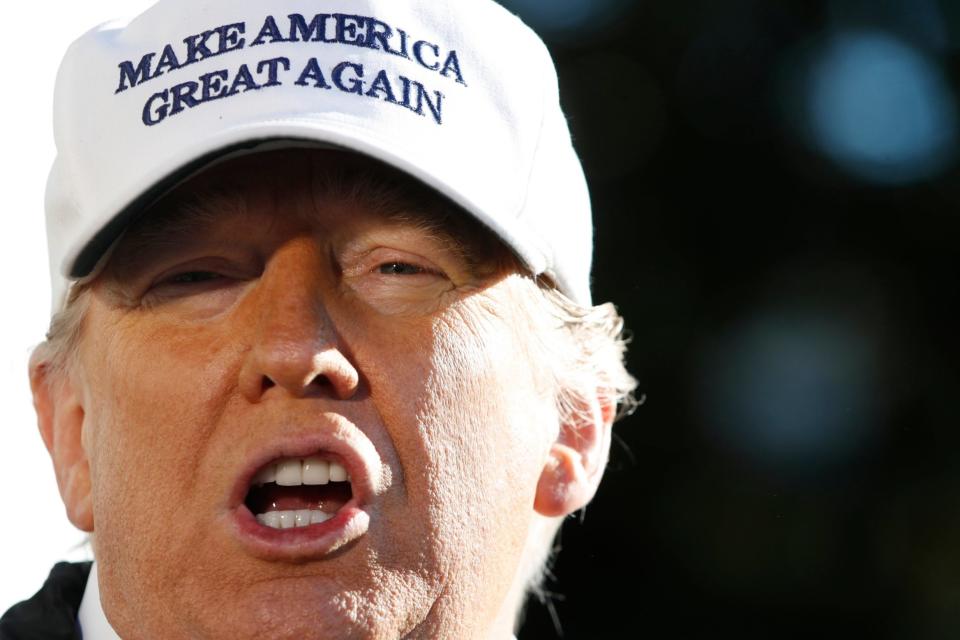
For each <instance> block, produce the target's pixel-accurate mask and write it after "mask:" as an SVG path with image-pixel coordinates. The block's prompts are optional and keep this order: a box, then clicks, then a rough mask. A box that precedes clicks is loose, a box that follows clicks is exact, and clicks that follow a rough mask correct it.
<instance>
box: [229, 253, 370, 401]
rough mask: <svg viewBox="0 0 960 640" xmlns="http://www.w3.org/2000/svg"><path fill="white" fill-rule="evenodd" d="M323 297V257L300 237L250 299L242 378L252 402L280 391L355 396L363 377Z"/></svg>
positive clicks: (278, 256) (276, 257)
mask: <svg viewBox="0 0 960 640" xmlns="http://www.w3.org/2000/svg"><path fill="white" fill-rule="evenodd" d="M323 297H324V264H323V258H322V254H321V252H320V250H319V248H318V247H317V246H316V244H315V242H314V241H313V240H311V239H309V238H299V239H296V240H293V241H291V242H289V243H287V244H285V245H284V246H283V247H281V248H280V249H278V250H277V251H276V252H274V254H273V255H272V256H271V257H270V260H269V261H268V263H267V265H266V267H265V269H264V272H263V274H262V275H261V277H260V280H259V281H258V283H257V287H256V290H255V293H254V295H253V296H251V298H250V299H249V300H248V304H250V306H251V308H250V309H249V310H248V314H247V317H249V318H250V321H251V322H252V324H253V325H254V326H253V330H252V335H253V341H252V344H251V347H250V349H249V351H248V352H247V354H246V357H245V360H244V363H243V365H242V366H241V370H240V380H239V385H240V391H241V393H242V394H243V396H244V397H245V398H246V399H247V400H248V401H250V402H260V401H262V400H263V399H265V397H266V396H267V395H268V394H276V393H286V394H288V395H290V396H292V397H295V398H304V397H324V396H326V397H332V398H337V399H340V400H347V399H349V398H350V397H352V396H353V394H354V393H355V392H356V390H357V386H358V384H359V374H358V372H357V369H356V367H355V366H354V365H353V363H352V362H351V361H350V359H349V358H348V357H347V356H346V355H345V354H344V352H343V350H342V348H341V345H340V344H339V338H338V336H337V332H336V331H335V328H334V326H333V323H332V322H331V320H330V316H329V314H328V312H327V309H326V307H325V305H324V302H323Z"/></svg>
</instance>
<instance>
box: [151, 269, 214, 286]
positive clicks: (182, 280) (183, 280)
mask: <svg viewBox="0 0 960 640" xmlns="http://www.w3.org/2000/svg"><path fill="white" fill-rule="evenodd" d="M221 278H223V276H222V275H220V274H219V273H214V272H213V271H186V272H184V273H178V274H176V275H174V276H171V277H170V278H167V279H166V280H164V281H163V282H161V283H160V284H195V283H198V282H209V281H211V280H219V279H221Z"/></svg>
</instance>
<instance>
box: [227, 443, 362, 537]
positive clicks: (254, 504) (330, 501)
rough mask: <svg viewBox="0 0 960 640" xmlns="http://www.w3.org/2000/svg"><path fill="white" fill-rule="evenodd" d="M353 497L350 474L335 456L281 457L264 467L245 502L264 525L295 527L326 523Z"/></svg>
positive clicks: (255, 477)
mask: <svg viewBox="0 0 960 640" xmlns="http://www.w3.org/2000/svg"><path fill="white" fill-rule="evenodd" d="M352 497H353V488H352V486H351V483H350V476H349V474H348V473H347V470H346V468H345V467H344V465H343V464H342V463H340V462H339V461H337V460H336V459H334V458H333V457H332V456H329V455H324V454H318V455H314V456H310V457H308V458H282V459H279V460H274V461H272V462H270V463H269V464H267V465H266V466H264V467H263V468H261V469H260V470H259V471H258V472H257V473H256V475H255V476H254V477H253V480H252V481H251V483H250V488H249V490H248V491H247V495H246V498H245V499H244V504H245V505H246V507H247V508H248V509H249V510H250V512H251V513H252V514H254V516H255V517H256V519H257V522H259V523H260V524H261V525H263V526H265V527H269V528H271V529H294V528H303V527H310V526H313V525H319V524H323V523H324V522H326V521H327V520H330V519H332V518H334V517H335V516H336V514H337V512H338V511H340V509H341V508H343V506H344V505H346V504H347V503H348V502H350V499H351V498H352Z"/></svg>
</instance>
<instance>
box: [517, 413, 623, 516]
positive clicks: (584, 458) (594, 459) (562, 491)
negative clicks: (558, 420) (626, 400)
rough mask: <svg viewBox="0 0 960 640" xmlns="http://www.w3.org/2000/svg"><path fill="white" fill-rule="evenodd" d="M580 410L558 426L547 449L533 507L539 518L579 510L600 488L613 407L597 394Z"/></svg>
mask: <svg viewBox="0 0 960 640" xmlns="http://www.w3.org/2000/svg"><path fill="white" fill-rule="evenodd" d="M580 409H581V410H580V411H576V412H575V413H576V415H575V416H574V417H571V418H570V419H569V420H567V422H566V423H564V424H561V425H560V433H559V435H558V437H557V441H556V442H554V443H553V444H552V445H551V446H550V453H549V455H548V457H547V462H546V464H545V465H544V467H543V471H542V472H541V474H540V480H539V482H538V483H537V493H536V498H535V499H534V504H533V507H534V509H535V510H536V511H537V513H539V514H540V515H543V516H547V517H559V516H565V515H567V514H569V513H573V512H574V511H576V510H578V509H582V508H583V507H585V506H587V503H588V502H590V500H591V499H593V495H594V494H595V493H596V491H597V487H599V486H600V479H601V478H602V477H603V471H604V469H605V468H606V466H607V457H608V455H609V452H610V433H611V427H612V426H613V419H614V415H615V412H616V405H615V403H613V402H612V401H610V400H609V399H604V398H603V397H601V396H600V394H598V395H597V397H596V398H594V399H592V400H591V401H590V402H589V404H587V405H585V406H583V407H580Z"/></svg>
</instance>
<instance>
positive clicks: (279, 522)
mask: <svg viewBox="0 0 960 640" xmlns="http://www.w3.org/2000/svg"><path fill="white" fill-rule="evenodd" d="M332 517H333V514H332V513H326V512H324V511H314V510H312V509H299V510H297V511H268V512H267V513H259V514H257V522H259V523H260V524H262V525H264V526H265V527H270V528H271V529H293V528H294V527H307V526H310V525H311V524H320V523H321V522H326V521H327V520H329V519H330V518H332Z"/></svg>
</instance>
